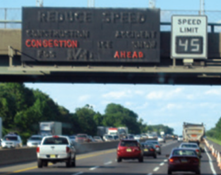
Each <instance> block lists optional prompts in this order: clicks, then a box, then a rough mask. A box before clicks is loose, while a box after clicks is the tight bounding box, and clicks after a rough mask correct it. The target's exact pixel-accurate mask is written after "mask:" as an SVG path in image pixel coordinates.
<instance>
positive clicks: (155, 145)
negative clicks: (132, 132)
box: [145, 140, 161, 154]
mask: <svg viewBox="0 0 221 175" xmlns="http://www.w3.org/2000/svg"><path fill="white" fill-rule="evenodd" d="M145 143H152V144H153V145H154V147H155V149H156V152H157V153H158V154H161V145H160V143H159V142H158V141H157V140H147V141H146V142H145Z"/></svg>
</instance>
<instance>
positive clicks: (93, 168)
mask: <svg viewBox="0 0 221 175" xmlns="http://www.w3.org/2000/svg"><path fill="white" fill-rule="evenodd" d="M97 168H99V166H95V167H92V168H90V169H89V170H91V171H93V170H95V169H97Z"/></svg>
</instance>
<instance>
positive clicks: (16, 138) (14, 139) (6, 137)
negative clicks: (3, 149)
mask: <svg viewBox="0 0 221 175" xmlns="http://www.w3.org/2000/svg"><path fill="white" fill-rule="evenodd" d="M3 140H6V141H8V140H13V141H16V140H18V137H16V136H5V137H4V139H3Z"/></svg>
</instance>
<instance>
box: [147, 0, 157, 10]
mask: <svg viewBox="0 0 221 175" xmlns="http://www.w3.org/2000/svg"><path fill="white" fill-rule="evenodd" d="M148 7H149V8H155V7H156V2H155V0H149V6H148Z"/></svg>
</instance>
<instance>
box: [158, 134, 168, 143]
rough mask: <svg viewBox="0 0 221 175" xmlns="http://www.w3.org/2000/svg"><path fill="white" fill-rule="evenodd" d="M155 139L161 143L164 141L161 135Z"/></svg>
mask: <svg viewBox="0 0 221 175" xmlns="http://www.w3.org/2000/svg"><path fill="white" fill-rule="evenodd" d="M157 141H158V142H161V143H162V142H163V143H165V142H166V140H165V138H164V137H161V136H158V137H157Z"/></svg>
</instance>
